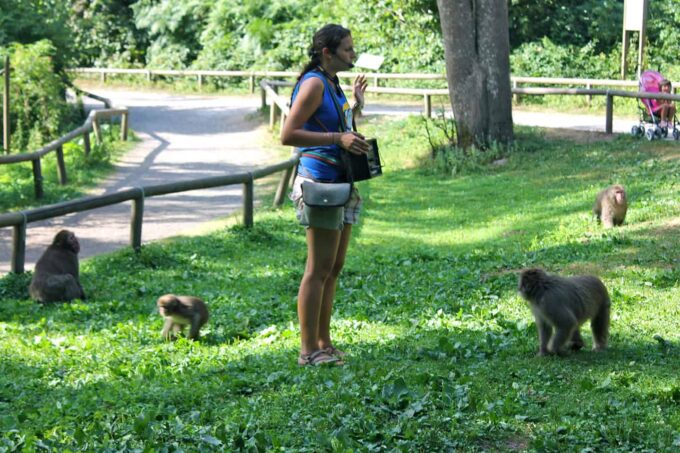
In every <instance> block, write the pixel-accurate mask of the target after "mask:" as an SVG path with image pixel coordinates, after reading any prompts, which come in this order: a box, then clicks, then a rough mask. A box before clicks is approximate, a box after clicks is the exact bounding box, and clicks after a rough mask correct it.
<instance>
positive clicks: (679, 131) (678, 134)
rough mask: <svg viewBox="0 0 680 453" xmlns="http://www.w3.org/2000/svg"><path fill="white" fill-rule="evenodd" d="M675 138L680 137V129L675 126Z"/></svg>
mask: <svg viewBox="0 0 680 453" xmlns="http://www.w3.org/2000/svg"><path fill="white" fill-rule="evenodd" d="M673 138H674V139H675V140H677V139H680V129H675V128H673Z"/></svg>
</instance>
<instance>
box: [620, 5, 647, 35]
mask: <svg viewBox="0 0 680 453" xmlns="http://www.w3.org/2000/svg"><path fill="white" fill-rule="evenodd" d="M644 16H645V0H625V3H624V4H623V29H624V30H632V31H642V22H643V18H644Z"/></svg>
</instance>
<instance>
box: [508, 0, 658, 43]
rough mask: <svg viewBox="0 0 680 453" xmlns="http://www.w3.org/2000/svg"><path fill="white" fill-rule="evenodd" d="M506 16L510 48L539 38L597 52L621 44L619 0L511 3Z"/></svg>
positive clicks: (513, 1)
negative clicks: (587, 46) (508, 23)
mask: <svg viewBox="0 0 680 453" xmlns="http://www.w3.org/2000/svg"><path fill="white" fill-rule="evenodd" d="M652 3H654V2H652ZM508 14H509V22H510V45H511V47H512V48H513V49H514V48H517V47H520V46H522V45H523V44H525V43H530V42H534V41H540V40H542V39H543V38H548V39H549V40H551V41H552V42H554V43H556V44H557V45H558V46H568V47H570V46H574V47H583V46H585V45H590V46H592V47H593V48H594V50H595V52H597V53H600V52H609V51H611V50H612V49H613V48H615V47H616V46H617V45H619V46H620V45H621V42H620V40H621V24H622V23H623V0H576V1H571V2H564V1H560V0H512V1H510V2H509V3H508Z"/></svg>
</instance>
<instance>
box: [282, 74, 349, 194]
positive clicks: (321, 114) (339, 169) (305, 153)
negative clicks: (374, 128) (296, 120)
mask: <svg viewBox="0 0 680 453" xmlns="http://www.w3.org/2000/svg"><path fill="white" fill-rule="evenodd" d="M310 77H316V78H318V79H321V81H322V82H323V84H324V90H323V99H322V100H321V105H320V106H319V108H318V109H317V110H316V111H315V112H314V115H312V117H311V118H309V119H308V120H307V122H306V123H305V124H304V126H303V129H304V130H306V131H313V132H346V131H343V127H342V122H341V121H340V117H339V114H340V113H339V112H338V107H339V108H341V109H342V113H341V114H342V115H344V116H345V124H347V128H348V129H347V130H348V131H349V130H351V129H350V128H351V127H352V126H351V125H352V109H351V108H350V107H349V103H348V102H347V97H346V96H345V93H343V92H342V89H338V90H337V91H336V90H335V89H334V88H333V86H331V85H330V83H329V82H328V80H327V79H326V76H325V75H324V74H323V73H321V72H320V71H319V70H318V69H315V70H312V71H310V72H308V73H306V74H305V75H304V76H302V79H300V83H298V84H297V85H296V86H295V89H294V90H293V96H292V102H295V98H296V97H297V94H298V89H299V88H300V85H301V84H302V82H304V81H305V80H307V79H309V78H310ZM333 96H335V101H334V100H333ZM336 105H337V107H336ZM319 122H320V123H321V124H323V127H322V126H321V124H319ZM299 150H300V151H301V155H300V163H299V164H298V174H299V175H300V176H304V177H306V178H312V179H314V180H316V181H323V182H341V181H345V180H346V178H347V176H346V174H345V168H344V164H343V163H342V153H343V151H342V148H340V146H339V145H324V146H306V147H301V148H299Z"/></svg>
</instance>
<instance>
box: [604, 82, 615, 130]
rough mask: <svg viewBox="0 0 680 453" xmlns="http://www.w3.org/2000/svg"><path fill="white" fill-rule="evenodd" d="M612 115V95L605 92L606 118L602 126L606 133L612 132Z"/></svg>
mask: <svg viewBox="0 0 680 453" xmlns="http://www.w3.org/2000/svg"><path fill="white" fill-rule="evenodd" d="M613 117H614V96H612V95H611V94H609V92H607V119H606V120H605V127H604V131H605V133H607V134H611V133H612V126H613V124H612V123H613Z"/></svg>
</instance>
